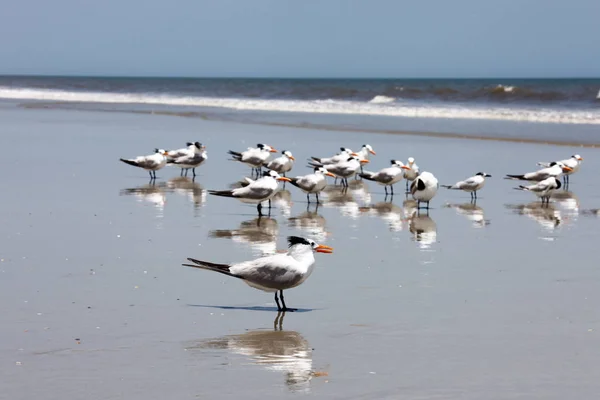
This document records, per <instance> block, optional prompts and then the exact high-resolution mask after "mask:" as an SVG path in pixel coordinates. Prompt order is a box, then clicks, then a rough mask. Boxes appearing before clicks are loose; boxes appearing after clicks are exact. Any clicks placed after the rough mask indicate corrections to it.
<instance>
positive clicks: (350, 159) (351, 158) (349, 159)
mask: <svg viewBox="0 0 600 400" xmlns="http://www.w3.org/2000/svg"><path fill="white" fill-rule="evenodd" d="M353 159H354V157H350V158H348V159H347V160H346V161H352V160H353Z"/></svg>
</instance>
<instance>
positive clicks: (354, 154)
mask: <svg viewBox="0 0 600 400" xmlns="http://www.w3.org/2000/svg"><path fill="white" fill-rule="evenodd" d="M350 155H351V156H354V157H358V153H350Z"/></svg>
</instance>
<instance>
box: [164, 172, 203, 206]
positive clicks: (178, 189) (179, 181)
mask: <svg viewBox="0 0 600 400" xmlns="http://www.w3.org/2000/svg"><path fill="white" fill-rule="evenodd" d="M167 188H169V189H170V190H172V191H173V192H174V193H176V194H179V195H182V196H185V197H188V198H189V199H190V201H191V202H192V204H194V207H195V208H198V207H200V206H203V205H204V203H205V202H206V190H204V188H203V187H202V186H201V185H200V184H199V183H196V182H195V181H194V179H190V178H188V177H185V176H178V177H175V178H172V179H169V181H168V182H167Z"/></svg>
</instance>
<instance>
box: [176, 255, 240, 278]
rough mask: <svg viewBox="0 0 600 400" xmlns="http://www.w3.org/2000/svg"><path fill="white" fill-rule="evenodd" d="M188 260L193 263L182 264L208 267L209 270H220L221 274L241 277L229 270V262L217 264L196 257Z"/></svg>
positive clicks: (193, 266)
mask: <svg viewBox="0 0 600 400" xmlns="http://www.w3.org/2000/svg"><path fill="white" fill-rule="evenodd" d="M188 261H191V262H193V264H181V265H183V266H184V267H192V268H199V269H206V270H208V271H214V272H218V273H220V274H224V275H228V276H233V277H234V278H240V277H239V276H237V275H233V274H232V273H231V272H230V271H229V265H227V264H215V263H211V262H208V261H200V260H196V259H195V258H188ZM240 279H242V278H240Z"/></svg>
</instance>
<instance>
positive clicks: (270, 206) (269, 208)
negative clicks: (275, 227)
mask: <svg viewBox="0 0 600 400" xmlns="http://www.w3.org/2000/svg"><path fill="white" fill-rule="evenodd" d="M270 209H271V199H269V210H270Z"/></svg>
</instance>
